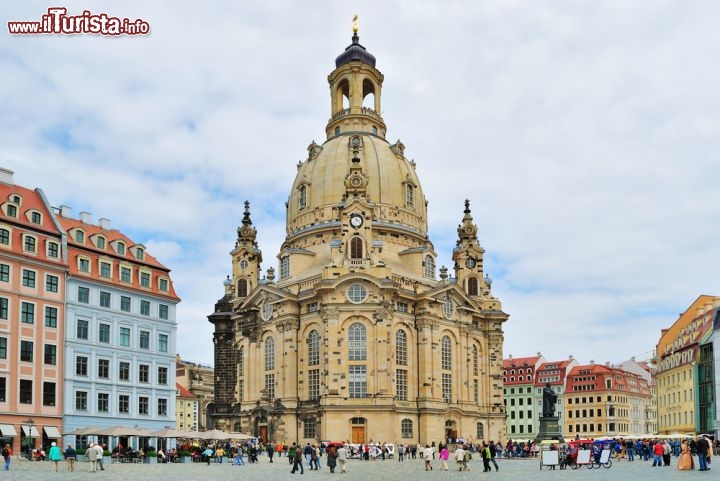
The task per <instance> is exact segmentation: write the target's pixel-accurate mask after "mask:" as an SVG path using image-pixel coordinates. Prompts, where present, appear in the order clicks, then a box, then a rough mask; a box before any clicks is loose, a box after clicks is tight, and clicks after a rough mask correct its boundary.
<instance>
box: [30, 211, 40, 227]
mask: <svg viewBox="0 0 720 481" xmlns="http://www.w3.org/2000/svg"><path fill="white" fill-rule="evenodd" d="M30 222H32V223H33V224H38V225H40V224H42V214H40V212H30Z"/></svg>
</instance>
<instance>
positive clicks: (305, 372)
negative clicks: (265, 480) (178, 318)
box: [208, 32, 508, 443]
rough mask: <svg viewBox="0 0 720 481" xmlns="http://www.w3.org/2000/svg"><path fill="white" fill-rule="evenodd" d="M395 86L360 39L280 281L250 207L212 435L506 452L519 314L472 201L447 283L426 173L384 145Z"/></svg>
mask: <svg viewBox="0 0 720 481" xmlns="http://www.w3.org/2000/svg"><path fill="white" fill-rule="evenodd" d="M383 81H384V77H383V75H382V73H381V72H380V71H379V70H378V69H377V68H376V66H375V57H374V56H372V55H371V54H370V53H369V52H368V51H367V50H366V49H365V47H363V46H362V45H361V44H360V43H359V37H358V35H357V32H355V34H354V35H353V38H352V43H351V45H350V46H348V47H347V48H346V49H345V51H344V52H342V53H341V54H340V55H339V56H338V57H337V59H336V68H335V70H333V71H332V72H331V73H330V75H329V77H328V82H329V86H330V115H331V116H330V120H329V121H328V123H327V126H326V129H325V130H326V134H327V140H326V141H325V142H324V143H322V144H316V143H315V142H312V143H311V144H310V145H309V147H308V155H307V158H306V159H305V160H304V161H302V162H300V163H299V164H298V165H297V175H296V178H295V181H294V182H293V185H292V187H291V189H290V194H289V198H288V201H287V221H286V238H285V241H284V243H283V244H282V246H281V250H280V252H279V254H278V256H277V257H278V260H279V269H278V272H277V273H276V272H275V270H274V269H273V268H269V269H268V270H267V273H266V275H265V276H262V271H261V262H262V253H261V250H260V248H259V244H258V242H257V235H258V233H257V231H256V230H255V228H254V227H253V225H252V220H251V214H250V207H249V204H248V203H247V202H246V204H245V214H244V218H243V220H242V224H241V226H240V227H239V228H238V236H237V241H236V245H235V248H234V249H233V250H232V251H231V253H230V254H231V257H232V276H229V277H228V279H227V280H226V281H225V295H224V297H223V298H222V299H220V300H219V301H218V303H217V304H216V306H215V312H214V313H212V314H211V315H209V316H208V319H209V321H210V322H211V323H213V324H214V335H213V342H214V347H215V365H214V368H215V402H214V404H213V405H212V406H211V407H210V420H211V421H212V423H213V427H218V428H225V429H230V430H233V431H242V432H245V433H250V434H253V435H255V436H258V437H260V438H262V439H263V440H268V441H286V442H288V441H290V442H291V441H299V442H310V441H317V440H349V441H351V442H370V441H379V442H382V441H387V442H404V443H414V442H422V443H425V442H431V441H433V440H436V441H441V440H442V439H444V438H448V437H452V438H454V437H460V436H462V437H465V438H466V439H501V438H505V412H504V406H503V385H502V361H503V354H502V346H503V331H502V324H503V322H505V321H506V320H507V319H508V315H507V314H505V313H504V312H503V311H502V309H501V305H500V301H499V300H498V299H497V298H495V297H494V296H493V294H492V292H491V281H490V278H489V277H488V276H487V275H486V274H485V272H484V266H483V255H484V252H485V251H484V249H483V248H482V247H481V245H480V244H479V242H478V236H477V234H478V229H477V226H476V225H475V224H474V222H473V218H472V215H471V211H470V206H469V202H467V201H466V203H465V209H464V211H463V212H462V213H461V212H458V217H459V219H461V223H460V225H459V226H458V229H457V235H458V237H457V246H456V248H455V249H454V251H453V254H452V261H453V263H454V269H453V271H452V275H451V273H450V272H448V269H446V268H444V267H442V268H440V269H439V275H438V269H437V268H436V265H437V259H436V253H435V250H434V247H433V244H432V242H431V240H430V239H429V237H428V218H427V209H426V199H425V196H424V194H423V190H422V187H421V183H420V179H419V178H418V176H417V174H416V171H415V163H414V161H411V160H409V159H408V158H407V157H406V156H405V154H404V151H405V146H404V145H403V144H402V142H400V141H399V140H398V141H396V142H394V143H390V142H388V140H387V139H386V131H387V128H386V125H385V121H384V119H383V118H382V117H381V115H380V112H382V108H381V101H382V95H381V94H382V84H383ZM458 210H459V211H460V209H458ZM276 274H277V275H276Z"/></svg>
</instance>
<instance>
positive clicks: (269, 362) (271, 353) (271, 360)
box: [265, 337, 275, 371]
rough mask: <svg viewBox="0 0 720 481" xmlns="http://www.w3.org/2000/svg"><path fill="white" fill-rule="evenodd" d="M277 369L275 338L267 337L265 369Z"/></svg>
mask: <svg viewBox="0 0 720 481" xmlns="http://www.w3.org/2000/svg"><path fill="white" fill-rule="evenodd" d="M274 369H275V339H273V338H272V337H268V338H267V339H265V370H266V371H272V370H274Z"/></svg>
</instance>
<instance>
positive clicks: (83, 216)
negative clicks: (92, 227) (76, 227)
mask: <svg viewBox="0 0 720 481" xmlns="http://www.w3.org/2000/svg"><path fill="white" fill-rule="evenodd" d="M80 222H82V223H83V224H92V214H91V213H90V212H85V211H82V212H80Z"/></svg>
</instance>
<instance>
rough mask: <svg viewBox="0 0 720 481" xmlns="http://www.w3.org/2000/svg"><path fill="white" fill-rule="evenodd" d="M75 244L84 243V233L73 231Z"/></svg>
mask: <svg viewBox="0 0 720 481" xmlns="http://www.w3.org/2000/svg"><path fill="white" fill-rule="evenodd" d="M75 242H77V243H80V244H84V243H85V232H83V231H81V230H76V231H75Z"/></svg>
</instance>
